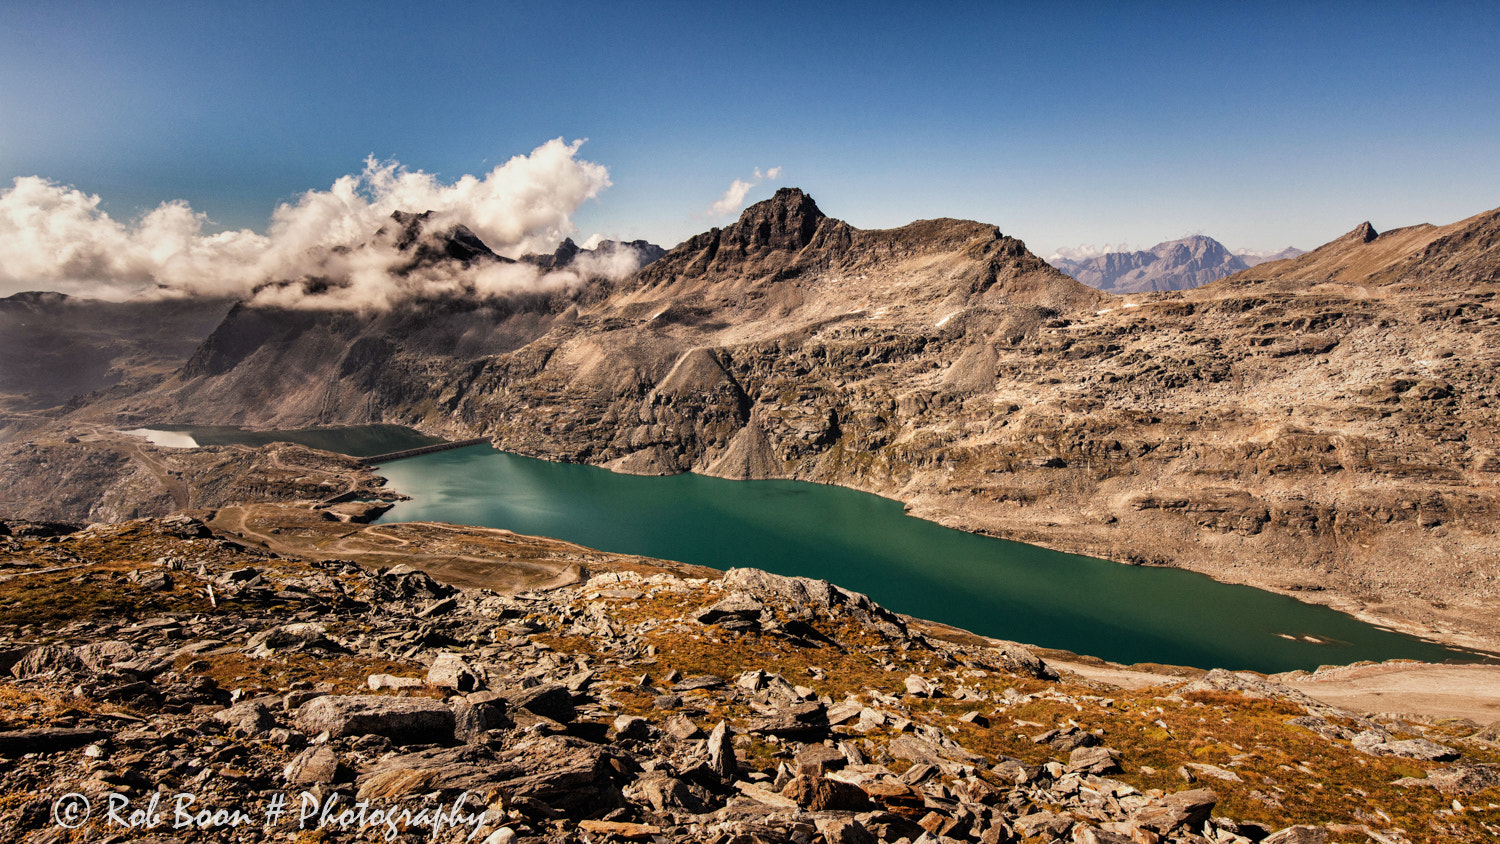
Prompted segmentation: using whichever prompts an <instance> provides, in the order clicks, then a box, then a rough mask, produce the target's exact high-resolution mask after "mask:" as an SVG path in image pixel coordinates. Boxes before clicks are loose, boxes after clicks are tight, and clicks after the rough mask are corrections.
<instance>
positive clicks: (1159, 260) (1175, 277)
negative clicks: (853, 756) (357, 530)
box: [1052, 234, 1250, 293]
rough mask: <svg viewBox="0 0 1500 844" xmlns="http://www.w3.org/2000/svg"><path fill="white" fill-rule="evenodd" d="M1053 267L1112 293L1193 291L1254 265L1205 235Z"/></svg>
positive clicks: (1055, 263) (1062, 262) (1064, 261)
mask: <svg viewBox="0 0 1500 844" xmlns="http://www.w3.org/2000/svg"><path fill="white" fill-rule="evenodd" d="M1052 265H1053V266H1055V267H1057V268H1058V269H1060V270H1062V271H1063V272H1065V273H1068V274H1069V275H1071V276H1073V277H1074V278H1076V279H1078V280H1079V281H1081V282H1083V283H1084V284H1087V285H1089V286H1090V287H1095V288H1098V289H1100V290H1105V291H1108V292H1110V293H1149V292H1152V291H1159V290H1191V289H1192V288H1194V287H1199V286H1201V285H1204V284H1207V283H1209V282H1211V281H1215V280H1217V279H1220V278H1223V277H1225V276H1227V275H1230V274H1232V273H1236V272H1239V271H1240V270H1243V269H1247V268H1248V267H1249V266H1250V265H1249V264H1247V263H1245V261H1244V260H1243V259H1242V258H1240V256H1238V255H1235V254H1233V253H1231V252H1230V251H1229V250H1228V249H1226V248H1224V244H1222V243H1220V242H1219V241H1217V240H1214V239H1213V238H1211V237H1207V236H1205V235H1201V234H1195V235H1189V236H1188V237H1184V238H1181V239H1179V240H1169V241H1167V242H1165V243H1158V244H1156V245H1155V246H1153V247H1151V248H1150V249H1149V250H1147V251H1144V252H1106V253H1105V254H1103V255H1098V256H1095V257H1093V258H1085V259H1082V260H1073V259H1068V258H1060V257H1059V258H1054V259H1053V261H1052Z"/></svg>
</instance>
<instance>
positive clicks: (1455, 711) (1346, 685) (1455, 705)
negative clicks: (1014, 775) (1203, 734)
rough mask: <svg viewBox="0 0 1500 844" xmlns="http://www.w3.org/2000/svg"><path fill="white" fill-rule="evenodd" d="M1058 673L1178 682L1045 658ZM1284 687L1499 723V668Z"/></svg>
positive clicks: (1398, 671)
mask: <svg viewBox="0 0 1500 844" xmlns="http://www.w3.org/2000/svg"><path fill="white" fill-rule="evenodd" d="M1047 664H1048V665H1050V666H1052V667H1053V668H1054V669H1057V670H1058V671H1062V672H1067V673H1070V674H1076V675H1078V676H1080V677H1083V678H1084V679H1087V680H1092V681H1094V682H1099V683H1108V684H1110V685H1112V686H1119V687H1120V688H1126V689H1140V688H1147V687H1150V686H1160V685H1165V684H1169V683H1176V682H1178V681H1179V679H1180V678H1176V677H1169V676H1164V675H1161V674H1152V673H1149V672H1145V671H1136V670H1132V669H1129V668H1124V667H1120V666H1113V665H1111V666H1101V665H1089V664H1086V663H1079V662H1067V661H1062V660H1056V659H1048V660H1047ZM1270 679H1271V680H1273V681H1275V682H1278V683H1284V684H1286V685H1288V686H1291V687H1292V688H1294V689H1297V690H1299V691H1301V692H1303V693H1304V694H1307V695H1310V696H1311V697H1314V698H1317V699H1318V700H1321V701H1323V702H1324V703H1327V704H1330V705H1333V706H1338V707H1342V708H1344V709H1351V710H1354V711H1356V712H1362V713H1366V714H1371V715H1375V714H1387V713H1388V714H1393V715H1419V716H1423V717H1426V718H1467V719H1469V720H1470V721H1474V722H1477V723H1480V724H1490V723H1494V722H1496V721H1500V665H1434V664H1431V663H1425V662H1386V663H1380V664H1378V665H1354V666H1345V667H1340V668H1331V669H1324V670H1320V671H1318V672H1316V673H1313V674H1309V673H1307V672H1302V671H1294V672H1290V673H1287V674H1275V675H1272V676H1271V677H1270Z"/></svg>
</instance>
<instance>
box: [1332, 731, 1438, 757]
mask: <svg viewBox="0 0 1500 844" xmlns="http://www.w3.org/2000/svg"><path fill="white" fill-rule="evenodd" d="M1350 743H1351V744H1353V745H1354V749H1355V750H1358V751H1359V752H1361V753H1366V754H1369V755H1370V756H1393V757H1396V758H1398V759H1417V760H1419V761H1423V762H1447V761H1450V760H1453V759H1457V758H1458V757H1459V753H1458V751H1457V750H1454V749H1453V748H1451V747H1448V746H1446V745H1442V744H1438V743H1437V742H1435V741H1428V740H1427V739H1420V738H1419V739H1403V740H1399V741H1398V740H1396V739H1394V738H1392V737H1391V736H1390V735H1389V734H1387V733H1384V732H1382V731H1380V730H1365V731H1364V732H1362V733H1360V734H1359V735H1357V736H1355V737H1354V738H1353V739H1352V740H1351V741H1350Z"/></svg>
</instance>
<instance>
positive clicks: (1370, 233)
mask: <svg viewBox="0 0 1500 844" xmlns="http://www.w3.org/2000/svg"><path fill="white" fill-rule="evenodd" d="M1377 237H1380V232H1378V231H1375V227H1374V226H1372V225H1370V221H1369V220H1366V221H1364V222H1363V223H1360V224H1359V225H1357V226H1355V227H1354V230H1353V231H1351V232H1349V233H1348V234H1346V235H1344V236H1343V237H1341V238H1339V241H1346V240H1349V241H1359V242H1360V243H1369V242H1370V241H1372V240H1374V239H1375V238H1377Z"/></svg>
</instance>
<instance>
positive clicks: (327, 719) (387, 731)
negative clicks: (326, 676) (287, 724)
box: [296, 695, 454, 744]
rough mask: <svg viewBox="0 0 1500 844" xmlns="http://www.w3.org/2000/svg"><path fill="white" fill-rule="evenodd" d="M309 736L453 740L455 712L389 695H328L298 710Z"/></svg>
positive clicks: (299, 721) (410, 741)
mask: <svg viewBox="0 0 1500 844" xmlns="http://www.w3.org/2000/svg"><path fill="white" fill-rule="evenodd" d="M296 721H297V728H298V729H300V730H301V731H302V732H304V733H306V734H308V735H318V734H319V733H324V732H327V733H330V734H332V735H334V736H364V735H379V736H385V737H386V738H388V739H390V740H391V741H393V742H396V743H397V744H421V743H427V742H449V741H452V740H453V728H454V718H453V711H452V710H451V709H449V708H448V707H447V706H446V705H444V704H443V702H442V701H440V700H432V699H430V698H415V697H389V696H386V695H327V696H324V697H320V698H315V699H313V700H310V701H308V702H307V703H305V704H303V705H302V707H301V708H300V709H298V710H297V718H296Z"/></svg>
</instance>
